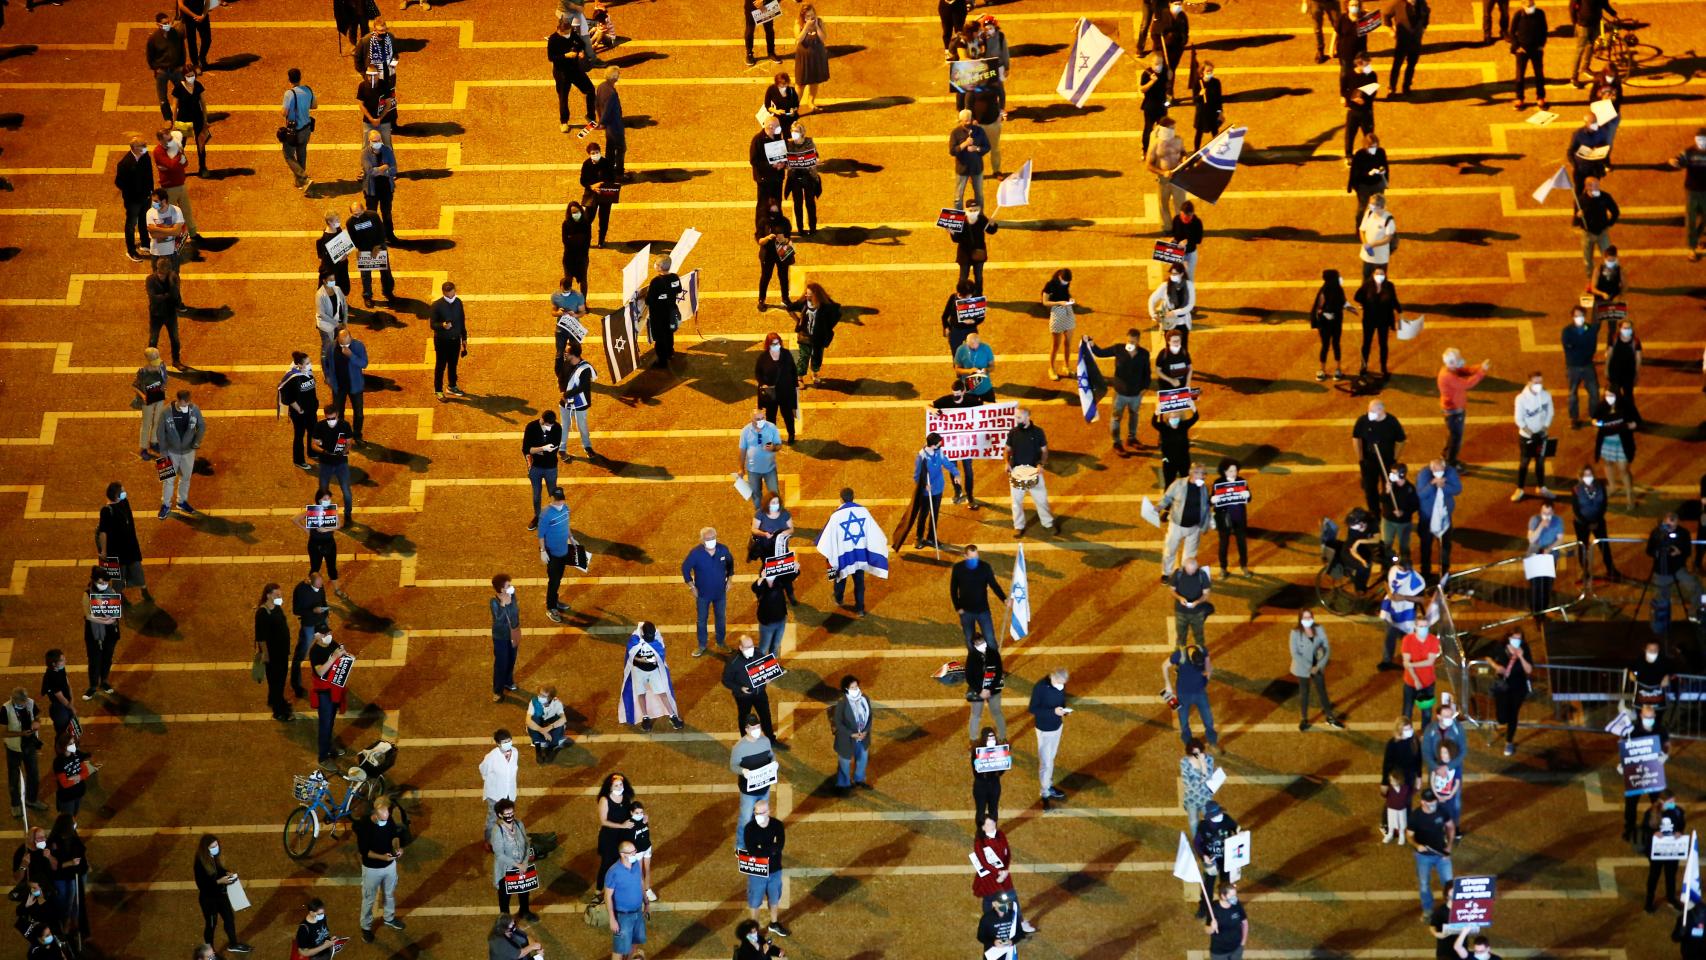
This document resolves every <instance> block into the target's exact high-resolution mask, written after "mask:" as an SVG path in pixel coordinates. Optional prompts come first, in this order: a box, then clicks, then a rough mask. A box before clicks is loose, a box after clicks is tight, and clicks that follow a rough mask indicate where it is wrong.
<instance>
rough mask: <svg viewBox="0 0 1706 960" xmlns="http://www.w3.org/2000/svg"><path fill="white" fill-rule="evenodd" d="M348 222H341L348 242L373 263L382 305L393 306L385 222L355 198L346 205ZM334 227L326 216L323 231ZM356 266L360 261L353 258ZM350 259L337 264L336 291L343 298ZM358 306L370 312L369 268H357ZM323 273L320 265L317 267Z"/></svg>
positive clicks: (394, 290)
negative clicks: (358, 277)
mask: <svg viewBox="0 0 1706 960" xmlns="http://www.w3.org/2000/svg"><path fill="white" fill-rule="evenodd" d="M349 214H350V215H349V219H348V220H346V221H344V230H345V231H346V232H348V233H349V237H350V241H351V242H352V243H354V244H355V249H356V250H357V251H358V252H360V253H363V254H366V255H367V260H368V262H369V263H370V264H373V263H374V262H375V261H377V269H378V272H379V289H380V291H381V292H382V293H383V294H384V295H385V305H386V306H395V305H396V297H397V281H396V278H395V277H393V276H392V274H391V250H390V248H389V247H387V246H386V242H385V235H386V226H385V221H384V220H382V219H380V217H379V215H378V214H376V213H374V212H372V211H370V210H368V209H367V203H366V201H364V200H363V199H362V198H361V197H356V198H355V199H354V200H351V201H350V204H349ZM334 226H335V219H334V218H333V217H332V215H331V213H330V212H328V213H327V227H328V228H332V227H334ZM354 259H355V260H356V262H357V265H358V266H359V264H360V261H361V258H360V257H357V258H354ZM350 260H351V258H350V257H347V256H346V257H345V258H344V259H343V260H342V261H341V262H340V263H339V264H338V267H339V268H340V269H339V272H338V274H337V276H338V289H339V290H342V291H343V293H344V296H345V298H348V297H349V292H350V283H349V265H350ZM360 269H361V305H362V306H364V307H366V308H367V309H369V310H372V309H373V273H374V270H373V268H372V267H361V268H360ZM321 270H322V271H324V270H325V267H324V265H322V266H321Z"/></svg>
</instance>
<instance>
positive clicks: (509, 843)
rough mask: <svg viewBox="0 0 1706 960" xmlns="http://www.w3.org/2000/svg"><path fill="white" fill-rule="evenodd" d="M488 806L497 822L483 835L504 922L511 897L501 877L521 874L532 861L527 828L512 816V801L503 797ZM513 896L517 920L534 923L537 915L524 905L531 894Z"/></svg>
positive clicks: (523, 893) (513, 807) (507, 914)
mask: <svg viewBox="0 0 1706 960" xmlns="http://www.w3.org/2000/svg"><path fill="white" fill-rule="evenodd" d="M492 806H493V812H494V813H496V814H497V820H495V821H494V822H493V823H492V828H491V832H490V833H488V834H487V835H486V843H487V844H488V845H489V846H491V848H492V883H493V885H495V886H496V887H497V889H498V913H500V914H502V915H503V916H504V917H505V918H508V917H509V916H510V912H509V898H510V896H511V894H510V893H509V891H508V890H505V889H504V874H506V873H517V874H519V873H523V872H525V871H526V870H527V868H528V867H529V866H531V865H532V861H531V859H530V851H529V850H528V840H527V827H526V825H524V824H523V823H522V822H521V818H520V817H518V816H516V814H515V801H514V800H511V799H509V798H507V797H506V798H504V799H502V800H499V801H498V802H497V803H495V804H493V805H492ZM515 896H517V897H519V898H520V902H519V904H518V905H517V906H518V910H517V914H518V915H519V916H520V917H521V919H523V920H527V921H530V922H531V921H535V920H538V919H539V915H538V914H536V913H534V912H533V910H532V909H531V908H530V907H529V905H528V901H529V899H530V898H531V897H532V891H522V892H520V893H518V894H515Z"/></svg>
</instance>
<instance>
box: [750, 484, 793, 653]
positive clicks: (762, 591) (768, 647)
mask: <svg viewBox="0 0 1706 960" xmlns="http://www.w3.org/2000/svg"><path fill="white" fill-rule="evenodd" d="M772 502H774V498H773V499H772ZM779 579H780V578H777V577H773V576H769V575H766V574H760V575H759V576H758V577H756V578H755V579H754V580H753V581H752V595H753V598H754V599H755V600H757V601H758V609H757V612H756V619H757V620H758V652H759V654H760V655H763V654H767V653H768V654H774V653H776V652H777V651H779V650H780V649H781V647H782V635H783V634H784V633H786V632H787V629H788V592H787V589H786V588H785V587H784V586H783V584H782V583H780V582H778V581H779Z"/></svg>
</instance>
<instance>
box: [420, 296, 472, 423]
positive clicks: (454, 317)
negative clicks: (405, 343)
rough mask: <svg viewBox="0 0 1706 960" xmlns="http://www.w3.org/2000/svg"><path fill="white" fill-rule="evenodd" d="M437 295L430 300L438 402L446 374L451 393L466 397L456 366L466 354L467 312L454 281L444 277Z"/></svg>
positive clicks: (433, 386)
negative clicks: (457, 294) (448, 377)
mask: <svg viewBox="0 0 1706 960" xmlns="http://www.w3.org/2000/svg"><path fill="white" fill-rule="evenodd" d="M439 293H440V296H439V298H438V299H437V300H434V301H433V302H432V319H431V321H430V322H429V324H428V325H429V326H431V327H432V352H433V358H434V360H433V368H432V389H433V395H434V396H436V397H437V398H438V400H439V402H440V403H443V402H444V394H445V389H446V388H445V385H444V380H445V374H446V373H448V374H449V375H450V387H449V391H450V395H451V396H453V397H466V396H467V394H466V393H463V392H462V389H461V388H460V387H459V386H457V382H456V372H457V369H456V368H457V366H458V364H460V363H461V361H462V358H463V357H466V356H467V355H468V312H467V309H466V308H465V307H464V306H463V304H462V301H461V300H460V299H458V298H457V296H456V284H454V283H451V282H450V281H448V280H446V281H445V282H444V283H442V284H440V285H439Z"/></svg>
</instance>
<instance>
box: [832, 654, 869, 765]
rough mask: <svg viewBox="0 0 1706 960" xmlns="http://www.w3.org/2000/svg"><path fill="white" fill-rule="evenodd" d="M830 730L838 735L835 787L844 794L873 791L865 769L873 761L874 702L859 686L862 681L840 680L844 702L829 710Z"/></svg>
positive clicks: (837, 702) (854, 679)
mask: <svg viewBox="0 0 1706 960" xmlns="http://www.w3.org/2000/svg"><path fill="white" fill-rule="evenodd" d="M829 722H830V728H831V729H832V730H833V731H834V732H835V757H836V761H835V763H836V767H835V786H836V788H837V789H839V790H841V791H842V792H843V793H845V792H846V791H848V790H850V789H853V788H855V787H858V788H862V789H865V790H869V789H871V784H870V781H868V780H866V779H865V767H866V765H867V764H868V763H869V762H870V759H871V701H870V700H869V698H867V697H866V696H865V692H864V690H862V689H861V688H860V686H859V678H858V677H855V676H852V675H848V676H845V677H842V678H841V699H839V700H837V701H835V703H834V704H833V705H831V706H830V708H829Z"/></svg>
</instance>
